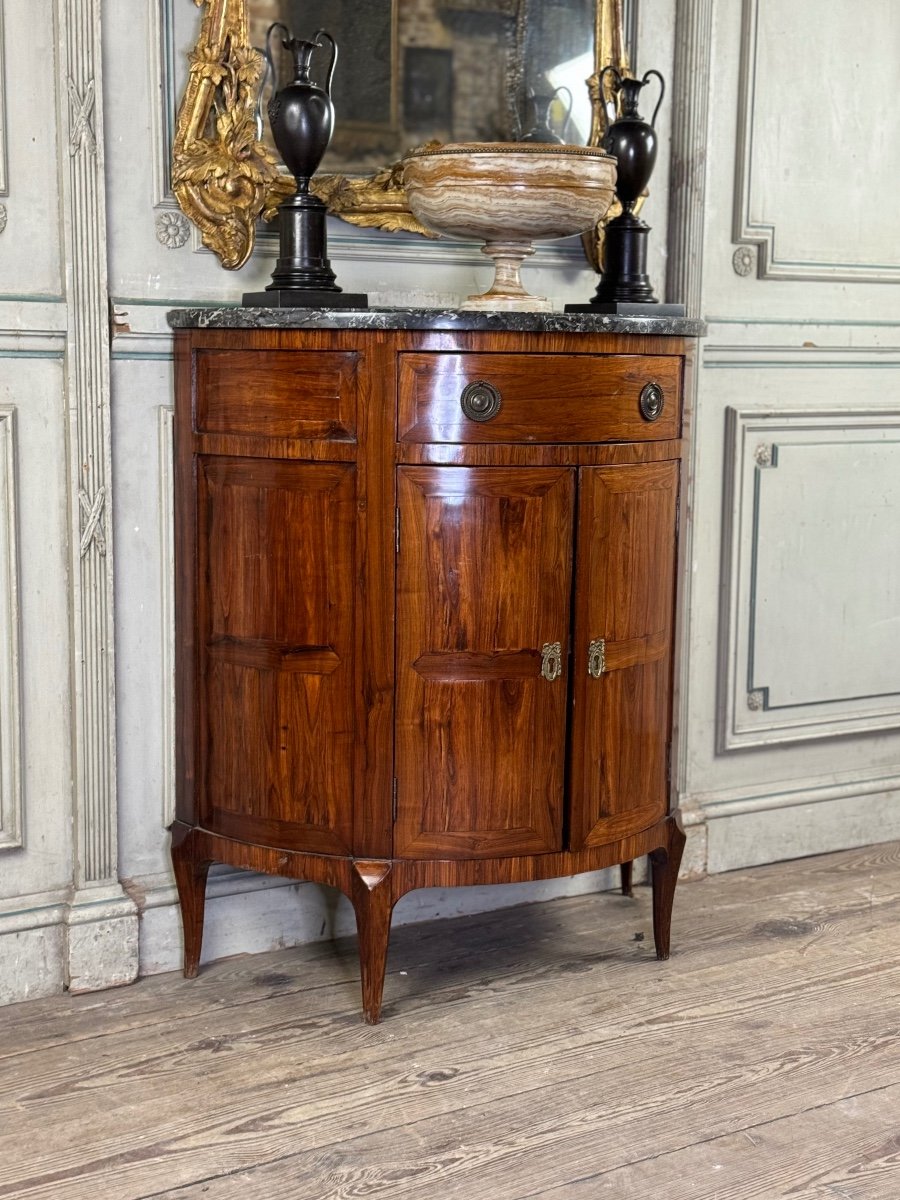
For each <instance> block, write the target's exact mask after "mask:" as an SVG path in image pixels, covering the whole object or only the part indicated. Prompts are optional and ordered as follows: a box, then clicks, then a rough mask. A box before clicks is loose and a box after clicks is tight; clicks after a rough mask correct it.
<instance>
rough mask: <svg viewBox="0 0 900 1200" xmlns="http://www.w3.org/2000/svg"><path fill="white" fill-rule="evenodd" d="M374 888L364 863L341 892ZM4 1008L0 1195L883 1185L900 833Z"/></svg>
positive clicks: (860, 1191)
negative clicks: (671, 883) (374, 989)
mask: <svg viewBox="0 0 900 1200" xmlns="http://www.w3.org/2000/svg"><path fill="white" fill-rule="evenodd" d="M373 885H374V886H377V880H376V879H375V878H374V877H372V876H370V877H369V878H368V880H365V879H362V878H361V886H366V887H369V886H373ZM635 895H636V899H634V900H628V899H625V898H623V897H621V896H618V895H615V894H612V893H609V894H606V895H596V896H585V897H581V898H577V899H571V900H561V901H556V902H553V903H549V904H542V905H533V906H526V907H522V908H519V909H513V910H508V911H506V912H502V913H492V914H490V915H482V916H478V917H467V918H464V919H461V920H458V921H455V922H437V923H434V924H433V925H430V926H429V925H426V926H418V927H410V926H401V927H400V928H398V929H396V930H395V932H394V937H393V941H392V947H391V956H390V960H389V965H388V972H389V976H388V982H387V1001H388V1005H389V1008H390V1009H391V1010H392V1011H394V1012H398V1013H402V1015H403V1020H402V1021H396V1022H387V1023H385V1024H383V1025H380V1026H377V1027H375V1028H370V1027H367V1026H364V1025H361V1024H360V1023H359V1021H358V1014H357V988H358V979H359V966H358V962H357V958H356V946H355V942H354V940H352V939H349V940H347V941H345V942H342V943H340V944H338V945H337V946H334V945H332V944H330V943H323V944H319V945H315V946H307V947H301V948H298V949H296V950H293V951H289V952H288V951H283V952H279V953H277V954H270V955H262V956H257V957H254V958H239V959H234V960H231V961H227V962H222V963H218V964H215V965H214V966H212V967H210V968H208V969H207V971H205V972H204V974H203V975H202V976H201V977H200V978H199V979H198V980H197V981H196V982H195V983H190V984H189V983H185V982H184V981H183V980H181V979H180V978H179V977H178V976H174V975H168V976H159V977H156V978H152V979H147V980H143V981H141V982H140V983H139V984H137V985H134V986H133V987H130V988H125V989H121V990H120V991H117V992H112V993H107V994H102V995H101V994H96V993H95V994H90V995H83V996H78V997H54V998H51V999H48V1000H41V1001H35V1002H32V1003H30V1004H23V1005H18V1006H15V1007H13V1008H9V1009H6V1010H4V1012H3V1013H2V1014H0V1196H2V1197H4V1198H5V1197H15V1198H17V1200H18V1198H23V1200H24V1198H25V1197H28V1198H29V1200H96V1198H98V1197H99V1198H101V1200H150V1198H153V1200H263V1198H265V1200H269V1198H271V1197H273V1196H278V1197H282V1196H283V1197H285V1198H290V1200H356V1198H359V1197H379V1198H381V1197H385V1198H387V1197H390V1200H425V1198H426V1197H427V1198H428V1200H445V1198H456V1197H459V1198H461V1200H463V1198H464V1200H489V1198H490V1200H525V1198H526V1197H552V1200H569V1198H570V1197H571V1198H572V1200H582V1198H588V1197H591V1198H593V1197H599V1198H601V1200H605V1198H607V1197H609V1198H610V1200H636V1198H637V1197H642V1198H643V1197H649V1196H653V1197H656V1196H659V1197H665V1200H843V1198H846V1197H850V1198H851V1200H894V1198H895V1197H896V1196H897V1195H900V1147H898V1122H897V1119H896V1115H895V1114H896V1111H897V1103H898V1100H900V1015H898V1005H897V995H898V989H900V922H898V915H900V846H897V845H896V844H895V845H889V846H881V847H873V848H871V849H864V850H854V851H849V852H846V853H843V854H839V855H830V856H825V857H822V858H817V859H809V860H804V861H800V862H796V863H785V864H781V865H778V866H772V867H762V868H756V869H754V870H751V871H742V872H738V873H734V874H730V875H724V876H718V877H715V878H711V879H708V880H705V881H703V882H700V883H692V884H688V885H684V886H682V888H681V890H680V894H679V923H680V926H681V930H680V937H679V945H678V947H676V954H675V956H674V957H673V958H672V959H671V961H670V962H669V963H667V964H665V965H661V964H658V963H657V962H656V960H655V958H654V957H653V952H652V943H651V940H650V937H649V922H650V905H649V889H647V888H642V887H639V888H636V889H635Z"/></svg>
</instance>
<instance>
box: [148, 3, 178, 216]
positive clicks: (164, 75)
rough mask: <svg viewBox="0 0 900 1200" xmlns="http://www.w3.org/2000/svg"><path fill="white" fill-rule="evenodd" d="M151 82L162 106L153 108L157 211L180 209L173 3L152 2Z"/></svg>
mask: <svg viewBox="0 0 900 1200" xmlns="http://www.w3.org/2000/svg"><path fill="white" fill-rule="evenodd" d="M148 11H149V19H150V37H149V45H150V69H151V74H150V79H151V82H152V85H153V86H152V88H151V93H150V94H151V96H153V97H156V95H157V89H158V97H159V100H158V103H152V104H151V106H150V109H151V114H150V126H151V136H152V143H153V207H154V208H172V209H176V210H177V208H178V205H177V202H176V200H175V195H174V193H173V192H172V165H171V164H172V137H173V133H174V129H175V111H176V108H177V104H178V97H177V95H176V90H175V89H176V83H175V12H174V8H173V0H151V3H150V4H149V5H148Z"/></svg>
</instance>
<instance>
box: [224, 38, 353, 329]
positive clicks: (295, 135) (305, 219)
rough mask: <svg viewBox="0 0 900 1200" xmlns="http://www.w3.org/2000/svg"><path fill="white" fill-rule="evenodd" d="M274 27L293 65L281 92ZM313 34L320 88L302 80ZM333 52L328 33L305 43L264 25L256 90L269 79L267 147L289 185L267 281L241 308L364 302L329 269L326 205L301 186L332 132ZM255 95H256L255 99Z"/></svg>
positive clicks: (249, 294) (337, 305) (308, 64)
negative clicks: (324, 58)
mask: <svg viewBox="0 0 900 1200" xmlns="http://www.w3.org/2000/svg"><path fill="white" fill-rule="evenodd" d="M276 30H278V31H279V32H280V35H281V44H282V46H283V47H284V49H285V50H287V51H288V52H289V53H290V55H291V57H292V58H293V63H294V77H293V79H292V80H291V82H290V83H288V84H286V85H285V86H284V87H283V88H281V89H279V87H278V72H277V70H276V66H275V57H274V55H273V53H272V46H271V39H272V34H273V33H274V32H275V31H276ZM321 38H325V39H326V40H327V41H328V43H329V45H330V47H331V57H330V60H329V63H328V71H327V75H326V80H325V86H324V87H320V86H319V85H318V84H317V83H314V82H313V80H312V79H311V77H310V70H311V67H312V58H313V54H314V53H315V52H316V50H321V49H324V48H325V47H324V44H323V42H322V41H321V40H320V39H321ZM337 53H338V50H337V44H336V43H335V40H334V38H333V37H332V36H331V34H330V33H328V32H327V31H326V30H324V29H319V30H317V31H316V33H315V34H314V35H313V40H312V41H311V42H310V41H305V40H304V39H303V38H295V37H292V36H291V32H290V30H289V29H288V28H287V26H286V25H283V24H282V23H281V22H280V21H276V22H275V23H274V24H272V25H270V26H269V29H268V32H267V33H266V52H265V59H266V75H265V77H264V79H263V88H264V87H265V83H266V80H267V79H268V78H269V77H270V76H271V79H272V98H271V99H270V101H269V105H268V113H269V123H270V125H271V126H272V136H273V137H274V139H275V145H276V146H277V147H278V151H279V153H280V154H281V157H282V158H283V159H284V162H285V165H286V166H287V169H288V170H289V171H290V173H291V174H292V175H293V176H294V179H295V181H296V184H297V190H296V192H295V193H294V195H292V196H288V198H287V199H286V200H283V201H282V202H281V204H280V205H279V206H278V233H279V256H278V261H277V263H276V264H275V270H274V272H273V273H272V282H271V283H270V284H269V285H268V287H267V288H266V290H265V291H264V292H247V293H245V294H244V304H245V305H247V306H250V307H256V306H266V307H273V306H274V307H279V308H285V307H303V308H365V307H366V306H367V304H368V299H367V297H366V296H364V295H359V294H353V295H351V294H349V293H347V292H344V291H343V289H342V288H340V287H338V285H337V284H336V283H335V274H334V271H332V269H331V263H330V262H329V261H328V250H327V233H326V225H325V217H326V208H325V205H324V204H323V203H322V201H321V200H320V199H319V198H318V196H314V195H313V193H312V192H311V191H310V187H309V185H310V180H311V179H312V177H313V175H314V174H315V173H316V171H317V170H318V169H319V165H320V163H321V162H322V159H323V158H324V157H325V152H326V150H327V149H328V145H329V143H330V141H331V134H332V132H333V129H334V105H333V104H332V101H331V81H332V79H333V78H334V68H335V64H336V63H337ZM261 98H262V93H260V101H261Z"/></svg>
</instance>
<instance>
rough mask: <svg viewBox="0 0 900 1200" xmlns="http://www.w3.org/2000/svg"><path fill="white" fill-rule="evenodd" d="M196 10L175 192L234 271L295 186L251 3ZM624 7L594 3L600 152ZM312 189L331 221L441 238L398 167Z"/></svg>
mask: <svg viewBox="0 0 900 1200" xmlns="http://www.w3.org/2000/svg"><path fill="white" fill-rule="evenodd" d="M194 3H195V4H196V5H197V6H198V7H201V6H202V7H203V8H204V13H203V18H202V22H201V28H200V35H199V37H198V39H197V44H196V46H195V48H194V50H193V52H192V53H191V55H190V57H189V74H188V81H187V86H186V88H185V93H184V97H183V99H182V101H181V107H180V109H179V112H178V118H177V121H176V125H175V136H174V141H173V145H172V186H173V191H174V193H175V196H176V199H177V200H178V204H179V206H180V208H181V210H182V212H183V213H184V214H185V216H187V217H188V218H189V219H190V220H191V221H193V223H194V224H195V225H196V226H197V228H198V229H199V230H200V233H201V236H202V239H203V244H204V245H205V246H207V247H208V248H209V249H210V250H212V252H213V253H214V254H215V255H217V257H218V258H219V260H220V261H221V263H222V266H223V267H226V268H228V269H229V270H236V269H237V268H238V267H242V266H243V265H244V263H245V262H246V261H247V259H248V258H249V257H250V255H251V253H252V251H253V245H254V241H255V237H256V227H257V222H258V221H259V219H260V217H262V218H263V219H265V220H271V219H272V217H273V216H274V215H275V211H276V209H277V207H278V205H279V204H280V203H281V201H282V200H283V199H284V198H285V197H286V196H287V195H289V194H290V193H291V192H292V191H293V190H294V181H293V179H292V178H291V177H290V176H289V175H287V174H286V173H285V172H284V171H283V170H282V169H281V167H280V164H279V162H278V160H277V158H276V156H275V154H274V153H273V151H272V150H270V149H269V147H267V146H266V145H265V144H264V143H263V142H261V141H260V140H259V138H258V136H257V133H258V130H257V122H256V101H257V94H258V89H259V85H260V80H261V77H262V71H263V60H262V57H261V55H260V54H259V52H258V51H257V50H255V49H254V48H253V47H252V46H251V44H250V36H249V20H248V4H249V3H250V0H194ZM622 5H623V0H595V10H594V73H593V75H591V77H590V79H588V80H586V81H585V83H586V86H587V88H588V91H589V95H590V100H591V110H592V119H591V132H590V137H589V140H588V144H589V145H591V146H598V145H599V144H600V142H601V140H602V138H603V135H604V133H605V131H606V120H607V118H606V111H605V108H604V104H603V97H601V94H600V85H599V77H600V72H601V71H602V70H603V68H604V67H606V66H609V65H613V66H616V67H618V68H619V69H620V70H624V71H627V70H628V69H629V64H628V56H627V53H626V49H625V39H624V33H623V17H622ZM313 191H314V192H315V193H316V195H318V196H319V197H320V198H321V199H322V200H324V202H325V203H326V204H327V206H328V211H329V212H330V213H333V214H334V215H335V216H338V217H341V218H342V219H343V220H345V221H349V222H351V223H352V224H354V225H362V226H369V227H374V228H380V229H387V230H405V231H408V232H412V233H419V234H423V235H425V236H427V237H432V236H434V235H433V234H431V233H430V231H429V230H426V229H425V228H424V227H423V226H421V225H420V224H419V223H418V222H417V221H416V219H415V217H413V215H412V213H411V212H410V211H409V209H408V207H407V205H406V197H405V194H404V192H403V189H402V187H401V185H400V163H399V162H395V163H392V164H389V165H386V166H385V167H384V168H382V169H381V170H379V171H376V172H375V173H374V174H372V175H359V176H352V175H328V174H320V175H316V177H315V179H314V181H313ZM615 211H616V210H615V209H614V210H612V211H610V213H609V214H608V216H609V217H611V216H614V215H615ZM601 236H602V234H601V231H600V230H599V229H598V230H597V231H595V232H594V233H593V234H588V235H585V238H584V243H585V251H586V253H587V255H588V258H589V259H590V261H591V263H592V265H593V266H594V268H595V269H597V265H598V262H599V253H600V240H601Z"/></svg>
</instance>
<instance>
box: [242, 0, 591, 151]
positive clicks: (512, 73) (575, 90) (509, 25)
mask: <svg viewBox="0 0 900 1200" xmlns="http://www.w3.org/2000/svg"><path fill="white" fill-rule="evenodd" d="M594 10H595V0H248V14H249V22H250V40H251V42H252V44H253V45H254V46H257V47H259V48H260V49H262V48H263V46H264V45H265V36H266V30H267V29H268V27H269V25H270V24H271V23H272V22H273V21H282V22H284V24H285V25H287V27H288V28H289V29H290V31H291V33H292V35H293V36H294V37H299V38H304V39H307V40H311V39H312V37H313V34H314V33H315V32H316V30H317V29H320V28H324V29H327V30H328V32H329V33H330V34H331V35H332V37H333V38H334V39H335V41H336V42H337V44H338V50H339V53H338V62H337V69H336V72H335V77H334V87H333V92H332V95H333V99H334V105H335V112H336V119H335V134H334V138H333V140H332V144H331V148H330V149H329V152H328V155H327V156H326V158H325V160H324V162H323V164H322V167H321V170H322V171H323V172H333V173H338V174H342V175H356V174H370V173H372V172H374V171H377V170H379V169H381V168H382V167H384V166H385V165H386V164H387V163H390V162H394V161H396V160H397V159H399V158H401V157H402V156H403V155H404V154H405V152H406V151H407V150H409V149H410V148H412V147H414V146H420V145H422V144H423V143H425V142H429V141H440V142H451V141H452V142H491V141H515V140H517V139H518V138H519V137H521V136H522V135H523V134H526V133H528V132H529V131H530V130H531V129H532V128H533V127H534V126H535V124H536V123H537V122H543V123H545V124H548V125H549V126H550V128H551V129H552V131H553V132H554V133H556V134H557V135H558V136H560V137H562V138H563V140H565V141H567V142H573V143H576V144H583V143H585V142H586V141H587V138H588V135H589V133H590V125H591V106H590V99H589V96H588V90H587V86H586V80H587V78H588V76H589V75H590V74H591V72H592V71H593V69H594V22H595V17H594ZM272 41H273V46H274V45H276V44H277V39H276V38H274V37H273V39H272ZM327 63H328V52H327V50H322V51H317V53H316V58H315V59H314V65H313V71H312V74H313V78H314V79H316V81H317V82H323V80H324V75H325V71H326V69H327ZM277 65H278V70H279V80H280V83H281V84H282V85H283V84H284V83H286V82H287V81H289V79H290V78H291V75H290V73H289V72H290V59H289V57H288V56H287V55H286V54H282V53H279V57H278V60H277ZM264 124H265V125H266V128H267V137H268V138H269V139H271V134H270V133H269V132H268V122H264Z"/></svg>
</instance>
